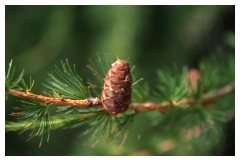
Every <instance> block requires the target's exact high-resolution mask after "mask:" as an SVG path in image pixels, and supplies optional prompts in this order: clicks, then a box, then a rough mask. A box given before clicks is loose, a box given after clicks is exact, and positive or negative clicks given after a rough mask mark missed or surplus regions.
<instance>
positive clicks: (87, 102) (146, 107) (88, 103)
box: [7, 83, 235, 113]
mask: <svg viewBox="0 0 240 161" xmlns="http://www.w3.org/2000/svg"><path fill="white" fill-rule="evenodd" d="M234 89H235V85H234V83H231V84H229V85H226V86H224V87H222V88H219V89H217V90H216V91H215V92H214V94H213V95H212V96H210V97H206V98H204V97H203V98H202V99H201V100H200V102H199V103H201V104H202V105H204V106H206V105H209V104H211V103H213V102H214V101H216V100H217V99H218V98H220V97H222V96H224V95H226V94H228V93H230V92H232V91H233V90H234ZM7 94H10V95H13V96H16V97H20V98H25V99H29V100H35V101H40V102H43V103H45V104H56V105H61V106H64V105H68V106H72V107H93V106H95V107H96V106H102V103H101V100H100V99H99V98H87V99H83V100H71V99H64V98H56V97H47V96H42V95H37V94H33V93H31V92H28V91H26V92H22V91H18V90H15V89H10V90H8V91H7ZM196 103H198V102H196V101H195V100H194V99H193V98H185V99H182V100H181V101H179V102H175V101H172V103H169V102H166V101H164V102H161V103H159V104H156V103H153V102H146V103H132V104H131V106H130V109H131V110H134V111H136V112H139V111H160V112H162V113H165V112H168V111H170V110H173V109H174V106H177V105H182V106H186V105H194V104H196Z"/></svg>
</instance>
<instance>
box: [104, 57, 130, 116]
mask: <svg viewBox="0 0 240 161" xmlns="http://www.w3.org/2000/svg"><path fill="white" fill-rule="evenodd" d="M131 85H132V76H131V72H130V67H129V64H128V63H127V62H126V61H125V60H121V59H118V60H117V61H116V62H115V63H113V64H112V66H111V68H110V70H109V72H108V73H107V75H106V78H104V85H103V90H102V105H103V108H104V109H105V110H106V111H107V112H108V113H110V114H111V115H116V114H118V113H121V112H125V111H126V110H127V109H128V106H129V104H130V102H131V92H132V88H131Z"/></svg>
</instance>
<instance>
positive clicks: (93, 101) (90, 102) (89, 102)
mask: <svg viewBox="0 0 240 161" xmlns="http://www.w3.org/2000/svg"><path fill="white" fill-rule="evenodd" d="M7 94H10V95H13V96H16V97H20V98H25V99H29V100H35V101H39V102H43V103H45V104H56V105H61V106H64V105H68V106H72V107H92V106H101V101H100V100H99V99H98V98H87V99H83V100H71V99H65V98H56V97H47V96H42V95H37V94H33V93H31V92H22V91H18V90H15V89H10V90H8V92H7Z"/></svg>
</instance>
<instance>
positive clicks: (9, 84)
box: [5, 60, 24, 90]
mask: <svg viewBox="0 0 240 161" xmlns="http://www.w3.org/2000/svg"><path fill="white" fill-rule="evenodd" d="M15 70H16V68H15V67H12V60H11V61H10V63H9V66H8V71H7V75H6V76H5V89H6V90H9V89H17V87H18V86H19V83H20V82H21V81H22V80H23V76H24V70H22V72H21V73H20V74H19V75H18V76H17V77H16V78H15V79H14V78H13V77H14V75H15Z"/></svg>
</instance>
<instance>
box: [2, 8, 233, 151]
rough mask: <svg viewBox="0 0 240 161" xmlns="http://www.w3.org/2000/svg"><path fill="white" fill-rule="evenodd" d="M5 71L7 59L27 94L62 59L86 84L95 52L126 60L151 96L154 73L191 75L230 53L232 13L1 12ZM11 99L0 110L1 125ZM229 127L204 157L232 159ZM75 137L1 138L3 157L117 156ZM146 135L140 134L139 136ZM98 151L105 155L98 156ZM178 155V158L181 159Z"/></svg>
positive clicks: (75, 133) (64, 133)
mask: <svg viewBox="0 0 240 161" xmlns="http://www.w3.org/2000/svg"><path fill="white" fill-rule="evenodd" d="M5 9H6V10H5V12H6V14H5V16H6V21H5V22H6V23H5V27H6V60H5V62H6V67H7V65H8V62H10V59H13V61H14V64H15V66H17V67H18V69H19V71H20V70H21V69H22V68H24V69H25V71H26V76H29V75H31V76H32V77H33V78H34V80H35V86H34V89H33V92H35V93H41V92H42V91H44V87H43V85H42V83H44V82H45V80H46V78H47V73H48V72H50V71H51V70H52V69H53V67H54V65H55V64H59V62H60V60H62V59H65V58H68V59H69V61H70V62H71V64H76V66H77V69H78V72H79V73H80V74H81V76H82V77H87V76H88V74H89V70H87V68H86V65H87V64H88V63H89V61H88V58H94V57H95V56H96V52H100V53H110V54H114V55H117V56H119V57H130V58H131V61H132V62H133V64H135V65H136V68H137V70H138V71H139V75H141V77H144V78H145V81H147V82H149V85H150V89H154V88H155V84H156V82H155V81H156V79H155V77H156V71H157V69H161V67H164V66H167V65H171V64H174V63H175V64H179V65H180V66H181V65H188V66H189V67H196V66H197V64H198V62H199V61H200V60H201V58H203V57H207V56H208V55H210V54H211V53H212V52H214V51H215V50H217V49H221V50H223V51H232V52H233V51H234V48H233V47H231V46H229V45H228V41H227V40H228V37H229V36H232V35H234V34H235V6H6V8H5ZM17 105H18V102H16V100H15V98H13V97H9V100H8V101H7V102H6V114H5V117H6V120H12V118H11V117H10V116H9V113H10V112H11V107H13V106H17ZM234 122H235V121H234V120H233V121H231V122H229V125H228V128H227V129H228V130H227V131H226V132H227V140H226V141H225V142H226V144H225V146H224V148H223V149H222V150H221V151H219V150H217V151H213V152H211V153H210V155H234V152H235V148H234V147H235V139H234V138H235V124H234ZM80 130H81V129H71V130H56V131H53V132H52V134H51V139H50V142H49V143H48V144H45V145H44V146H43V147H41V148H38V147H37V142H38V139H33V140H30V141H28V142H25V140H26V138H27V134H21V135H18V134H17V133H16V132H7V133H6V143H5V144H6V145H5V148H6V149H5V150H6V155H125V154H128V153H120V152H119V153H118V152H116V151H114V150H111V146H110V145H101V146H98V147H97V148H96V149H91V148H85V146H86V145H85V144H84V139H85V138H83V137H79V131H80ZM146 135H147V134H146ZM103 149H105V150H103ZM106 151H107V152H106ZM183 155H184V154H183Z"/></svg>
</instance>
